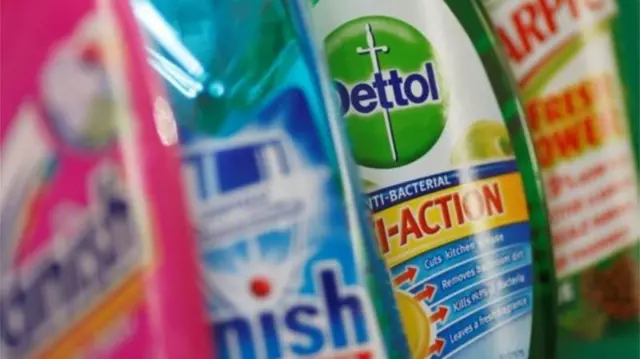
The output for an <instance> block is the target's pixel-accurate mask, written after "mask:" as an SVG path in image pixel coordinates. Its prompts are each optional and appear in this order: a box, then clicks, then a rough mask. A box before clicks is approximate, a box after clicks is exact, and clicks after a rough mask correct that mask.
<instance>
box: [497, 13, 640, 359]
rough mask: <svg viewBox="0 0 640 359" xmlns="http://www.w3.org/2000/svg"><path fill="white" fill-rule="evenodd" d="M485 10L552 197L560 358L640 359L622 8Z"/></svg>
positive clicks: (634, 188) (634, 180)
mask: <svg viewBox="0 0 640 359" xmlns="http://www.w3.org/2000/svg"><path fill="white" fill-rule="evenodd" d="M625 2H626V3H627V4H628V3H629V2H628V1H626V0H625ZM621 3H622V2H621ZM484 4H485V6H486V8H487V10H488V12H489V13H490V15H491V18H492V20H493V23H494V25H495V29H496V33H497V34H498V36H499V38H500V39H501V41H502V43H503V46H504V50H505V52H506V54H507V58H508V61H509V63H510V66H511V69H512V71H513V73H514V75H515V78H516V80H517V81H518V85H519V88H520V91H521V95H522V98H523V101H524V105H525V108H526V112H527V117H528V129H529V131H530V133H531V136H532V138H533V141H534V147H535V150H536V153H537V159H538V164H539V167H540V168H541V178H542V182H543V185H544V188H545V190H546V194H547V204H548V209H549V222H550V226H551V233H552V238H553V240H552V243H553V252H554V255H555V267H556V273H557V276H558V290H557V292H558V309H559V311H558V322H559V329H558V338H559V341H558V349H559V350H558V357H559V358H603V357H608V358H637V357H638V355H640V347H639V345H638V340H637V338H638V335H639V334H638V318H639V315H640V277H639V274H638V271H639V263H638V251H639V247H638V242H639V238H640V230H639V227H638V226H639V225H640V220H639V219H640V214H639V213H640V211H639V205H638V175H637V170H636V166H635V159H634V154H633V151H632V141H631V136H630V131H629V125H628V124H629V123H633V121H630V119H631V120H632V119H633V118H630V117H629V116H630V113H631V114H633V116H637V105H636V107H635V110H633V109H632V111H631V112H630V111H628V109H627V107H626V106H625V92H624V91H625V90H624V82H623V78H622V77H621V75H620V63H619V59H618V57H617V56H616V51H615V49H616V47H619V46H620V45H621V43H620V41H622V39H623V37H621V36H620V33H621V32H620V31H616V29H617V27H618V25H619V24H618V23H617V22H618V21H619V14H620V12H619V8H618V6H617V1H614V0H600V1H587V0H558V1H546V0H484ZM636 11H637V6H636ZM631 16H633V15H631ZM635 41H636V42H637V41H638V39H637V37H636V38H635ZM637 65H638V64H637V62H636V64H635V66H637ZM636 76H637V68H636ZM636 91H637V90H636ZM636 121H637V117H636Z"/></svg>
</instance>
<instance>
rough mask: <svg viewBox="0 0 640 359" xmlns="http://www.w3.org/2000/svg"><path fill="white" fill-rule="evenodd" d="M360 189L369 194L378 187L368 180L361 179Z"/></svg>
mask: <svg viewBox="0 0 640 359" xmlns="http://www.w3.org/2000/svg"><path fill="white" fill-rule="evenodd" d="M362 187H364V191H365V192H371V191H373V190H375V189H376V188H377V187H378V185H377V184H375V183H374V182H372V181H369V180H368V179H365V178H363V179H362Z"/></svg>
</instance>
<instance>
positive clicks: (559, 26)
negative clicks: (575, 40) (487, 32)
mask: <svg viewBox="0 0 640 359" xmlns="http://www.w3.org/2000/svg"><path fill="white" fill-rule="evenodd" d="M519 3H521V5H519V6H518V7H516V8H515V9H513V10H511V12H510V14H509V15H508V20H507V21H505V23H507V26H497V32H498V36H499V37H500V39H501V41H502V43H503V44H504V47H505V51H506V52H507V55H508V56H509V58H510V59H511V61H514V62H515V63H518V64H519V63H521V62H523V61H524V60H526V59H527V58H529V57H530V55H531V54H532V53H534V52H535V51H536V50H537V48H538V47H539V46H541V45H544V44H546V43H548V42H551V41H552V40H554V39H556V38H562V37H564V36H562V35H563V34H564V35H570V34H571V32H572V31H573V29H574V28H578V25H577V23H578V22H580V23H581V24H582V22H592V21H593V19H595V20H601V19H604V18H605V17H606V16H607V15H608V14H609V13H611V12H612V10H613V8H612V5H611V3H612V1H605V0H531V1H527V2H519ZM558 40H560V41H561V40H563V39H558Z"/></svg>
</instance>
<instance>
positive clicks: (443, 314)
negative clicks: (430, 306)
mask: <svg viewBox="0 0 640 359" xmlns="http://www.w3.org/2000/svg"><path fill="white" fill-rule="evenodd" d="M447 314H449V308H447V307H446V306H444V305H443V306H440V307H438V310H437V311H436V312H435V313H433V314H431V316H430V317H429V320H430V321H431V323H437V322H444V321H445V319H447Z"/></svg>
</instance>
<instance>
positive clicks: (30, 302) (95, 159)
mask: <svg viewBox="0 0 640 359" xmlns="http://www.w3.org/2000/svg"><path fill="white" fill-rule="evenodd" d="M1 14H2V19H1V21H0V23H1V26H2V28H1V30H0V31H1V32H2V34H3V37H2V43H1V49H0V54H1V58H0V61H1V63H2V66H1V67H0V68H1V70H0V71H1V72H0V76H1V79H2V81H1V87H0V96H1V98H0V100H1V104H2V105H1V108H0V116H1V117H0V357H1V358H3V359H9V358H26V357H28V358H46V359H51V358H132V359H147V358H179V359H183V358H184V359H199V358H210V357H211V352H210V350H209V334H208V330H207V327H206V318H205V312H204V303H202V302H201V298H202V296H201V293H200V292H199V288H198V279H197V278H198V276H197V264H196V263H197V262H196V251H195V243H194V242H193V238H192V236H191V233H192V230H191V228H190V226H189V222H188V220H187V216H186V209H185V206H184V204H183V198H182V193H181V191H180V189H181V188H182V187H181V185H180V177H179V159H178V156H177V153H176V151H177V147H176V146H175V145H176V139H177V135H176V127H175V123H174V122H173V116H172V114H171V111H170V109H169V106H168V104H167V102H166V101H165V100H164V99H163V97H161V96H159V94H160V92H158V91H157V89H158V87H157V86H156V84H155V83H154V81H155V79H154V78H153V76H152V75H153V74H152V73H151V71H149V69H147V67H146V63H145V58H144V53H143V52H142V51H143V50H142V47H141V39H140V38H139V37H138V32H137V28H136V27H135V22H134V19H133V16H132V14H131V13H130V10H129V7H128V3H127V2H126V0H65V1H63V2H60V1H53V0H9V1H3V3H2V11H1Z"/></svg>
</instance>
